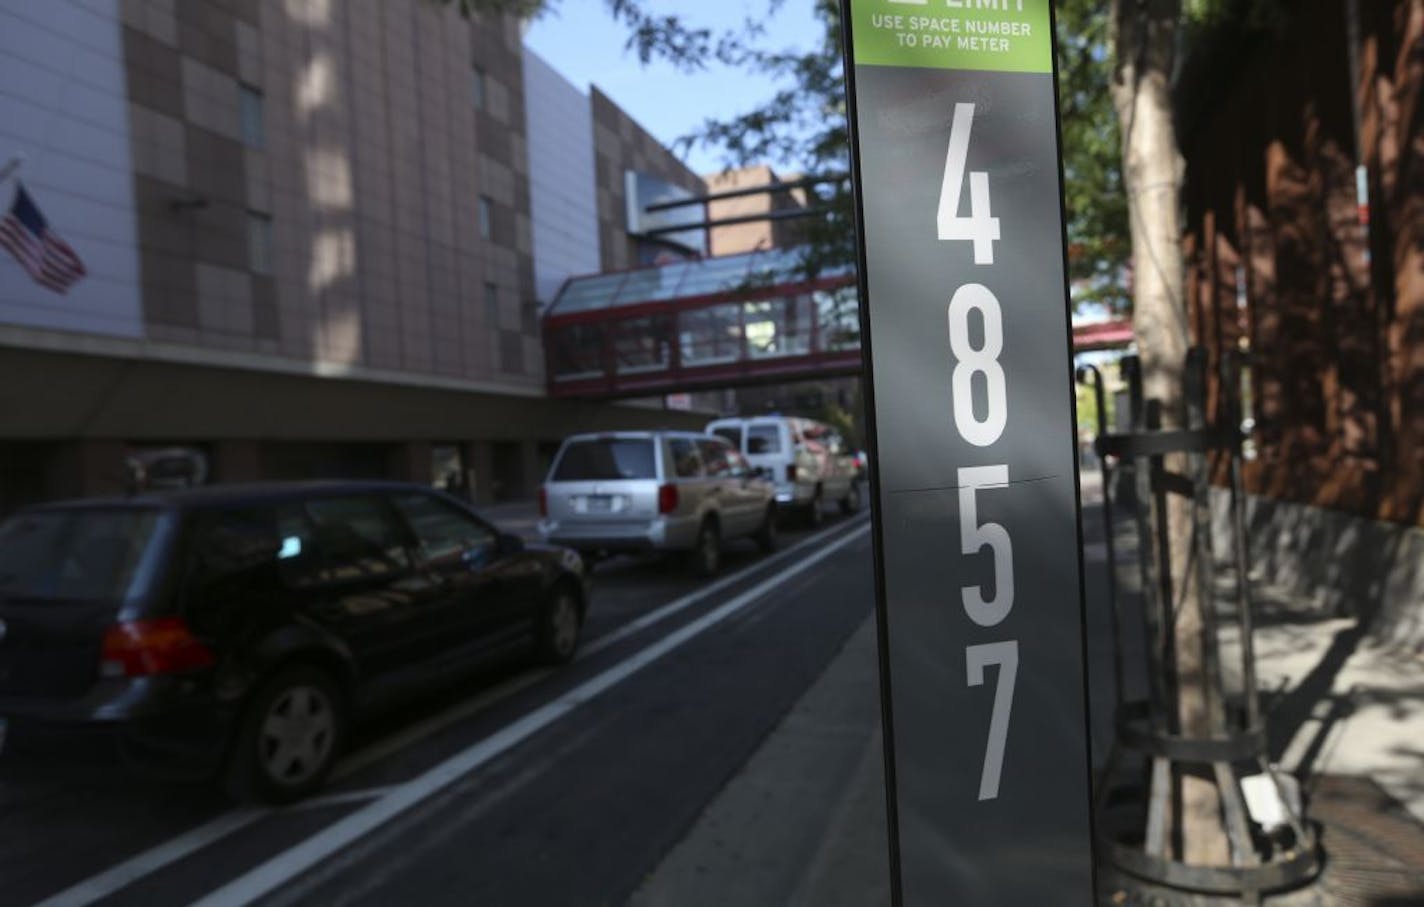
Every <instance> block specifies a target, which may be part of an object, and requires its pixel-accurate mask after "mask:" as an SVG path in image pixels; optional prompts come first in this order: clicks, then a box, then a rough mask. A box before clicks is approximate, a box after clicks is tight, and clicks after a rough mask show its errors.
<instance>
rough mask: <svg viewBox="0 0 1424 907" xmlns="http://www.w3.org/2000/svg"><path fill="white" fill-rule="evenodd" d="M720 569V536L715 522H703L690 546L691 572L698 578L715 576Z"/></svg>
mask: <svg viewBox="0 0 1424 907" xmlns="http://www.w3.org/2000/svg"><path fill="white" fill-rule="evenodd" d="M721 567H722V534H721V533H720V532H718V531H717V523H716V521H715V520H704V521H703V522H702V528H701V529H699V530H697V541H696V542H695V543H693V546H692V572H693V573H695V574H697V575H698V576H704V577H705V576H715V575H716V574H717V571H718V570H719V569H721Z"/></svg>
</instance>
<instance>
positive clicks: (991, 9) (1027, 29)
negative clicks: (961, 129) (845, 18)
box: [850, 0, 1053, 72]
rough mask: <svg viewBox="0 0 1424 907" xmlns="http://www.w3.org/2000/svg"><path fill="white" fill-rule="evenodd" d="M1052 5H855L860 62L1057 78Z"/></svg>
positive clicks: (920, 1)
mask: <svg viewBox="0 0 1424 907" xmlns="http://www.w3.org/2000/svg"><path fill="white" fill-rule="evenodd" d="M1049 2H1050V0H852V3H851V5H850V6H851V16H852V24H853V27H854V31H855V50H854V53H855V62H856V63H861V64H871V65H878V66H910V67H917V68H927V69H978V70H985V71H989V72H1052V71H1053V42H1052V35H1050V34H1049V31H1050V26H1049V18H1048V4H1049Z"/></svg>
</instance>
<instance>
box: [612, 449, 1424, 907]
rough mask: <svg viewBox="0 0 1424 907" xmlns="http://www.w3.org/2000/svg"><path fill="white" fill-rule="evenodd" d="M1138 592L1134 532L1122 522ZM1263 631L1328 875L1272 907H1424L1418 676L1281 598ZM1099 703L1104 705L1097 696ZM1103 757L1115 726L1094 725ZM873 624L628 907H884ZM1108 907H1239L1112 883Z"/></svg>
mask: <svg viewBox="0 0 1424 907" xmlns="http://www.w3.org/2000/svg"><path fill="white" fill-rule="evenodd" d="M1096 479H1097V476H1096V475H1095V474H1093V473H1090V472H1085V474H1084V496H1085V510H1084V529H1085V543H1086V544H1085V548H1084V569H1085V574H1086V576H1085V579H1086V581H1087V587H1088V595H1089V624H1090V630H1091V632H1090V647H1089V651H1090V654H1089V658H1090V662H1091V663H1090V664H1089V666H1088V667H1089V671H1090V677H1091V678H1092V685H1093V686H1094V687H1095V689H1094V690H1093V693H1094V695H1093V697H1092V698H1093V703H1092V704H1093V707H1094V708H1095V710H1097V711H1098V712H1102V711H1105V707H1106V706H1107V705H1108V704H1110V697H1111V691H1110V690H1106V689H1104V687H1105V686H1106V685H1107V683H1108V682H1109V680H1108V678H1109V677H1110V667H1109V666H1108V665H1107V664H1105V663H1104V660H1105V659H1107V658H1110V656H1111V653H1110V651H1109V650H1108V648H1107V645H1106V643H1105V639H1104V638H1105V637H1106V628H1105V625H1104V624H1103V617H1104V615H1105V612H1106V608H1107V606H1106V603H1105V601H1104V599H1103V595H1104V590H1105V581H1106V546H1105V545H1104V544H1103V536H1102V512H1101V509H1100V508H1099V507H1098V506H1097V501H1098V500H1100V495H1099V489H1098V483H1097V481H1096ZM1117 529H1118V535H1119V537H1120V539H1121V541H1122V542H1124V543H1126V544H1120V545H1119V571H1120V572H1121V574H1122V579H1123V580H1124V583H1125V585H1127V586H1128V588H1129V589H1130V588H1131V585H1132V584H1133V583H1134V582H1135V578H1136V570H1135V569H1134V568H1133V563H1132V561H1131V560H1130V558H1131V556H1132V554H1131V552H1132V545H1131V543H1130V535H1131V526H1130V523H1129V521H1128V520H1126V519H1121V520H1119V521H1118V527H1117ZM1266 610H1267V611H1268V613H1269V619H1266V620H1262V621H1261V622H1260V624H1259V625H1258V629H1257V632H1256V636H1255V639H1256V646H1257V655H1258V672H1259V678H1260V686H1261V688H1262V689H1263V690H1265V691H1267V692H1268V695H1267V696H1266V699H1265V707H1266V709H1267V719H1268V722H1269V733H1270V740H1271V743H1272V755H1273V757H1274V758H1276V759H1277V760H1278V761H1279V762H1280V763H1281V765H1282V766H1283V767H1284V768H1286V769H1287V770H1289V771H1293V772H1296V773H1297V774H1298V775H1299V776H1300V777H1301V779H1302V781H1303V782H1304V784H1303V787H1304V790H1305V792H1306V794H1307V796H1308V798H1309V799H1308V801H1307V802H1308V806H1307V809H1308V811H1309V814H1310V817H1311V818H1312V819H1313V820H1314V821H1316V822H1318V823H1320V825H1321V827H1322V840H1323V843H1324V846H1325V849H1326V853H1327V858H1326V868H1325V870H1324V872H1323V873H1322V874H1321V877H1320V878H1319V879H1318V880H1317V881H1316V882H1315V883H1314V884H1313V885H1311V886H1309V887H1307V888H1305V889H1303V890H1300V891H1296V892H1292V893H1289V894H1286V895H1281V896H1276V897H1271V898H1267V899H1266V903H1267V904H1269V905H1274V907H1306V905H1311V907H1314V905H1320V907H1325V905H1360V907H1404V905H1407V904H1424V661H1421V660H1420V659H1419V658H1418V657H1414V656H1404V655H1400V654H1396V653H1391V652H1389V651H1386V650H1383V649H1380V648H1378V647H1373V646H1371V645H1370V644H1369V643H1368V638H1367V636H1366V634H1365V632H1364V630H1363V629H1362V628H1357V627H1355V625H1354V622H1353V621H1350V620H1340V619H1333V620H1321V619H1320V618H1319V616H1318V615H1314V614H1312V613H1310V612H1307V611H1305V610H1303V609H1294V608H1292V607H1291V603H1289V602H1282V601H1280V600H1278V599H1275V600H1272V601H1271V602H1270V607H1269V608H1268V609H1266ZM1104 694H1106V695H1104ZM1093 719H1094V720H1093V725H1094V735H1093V736H1094V740H1095V749H1097V750H1098V751H1099V752H1101V749H1102V747H1103V745H1104V744H1105V743H1106V742H1107V740H1106V737H1107V734H1108V731H1107V728H1108V727H1109V726H1110V719H1109V716H1106V715H1103V714H1094V716H1093ZM880 747H881V739H880V717H879V701H878V684H877V678H876V664H875V631H874V622H873V621H872V620H867V621H866V622H865V624H864V625H862V627H861V628H860V629H859V630H858V631H857V632H856V633H855V634H854V635H853V636H852V637H851V639H850V640H849V641H848V642H847V644H846V646H845V648H844V649H843V650H842V651H841V653H840V654H839V655H838V656H837V657H836V658H835V659H834V660H833V661H832V662H831V664H830V665H829V667H828V668H827V669H826V671H825V673H824V674H823V675H822V677H821V679H820V680H819V681H818V682H817V683H816V684H815V685H814V686H812V688H811V689H810V690H809V691H808V692H807V693H806V695H805V696H804V697H803V698H802V700H801V701H800V702H799V703H798V704H797V705H796V706H795V707H794V708H793V709H792V710H791V712H790V713H788V715H787V716H786V718H785V719H783V721H782V723H781V724H780V725H779V726H778V727H777V729H776V730H775V731H773V732H772V734H771V735H770V736H769V737H768V738H767V740H766V741H765V742H764V743H763V745H762V747H761V749H760V750H759V751H758V752H757V753H756V754H755V755H754V756H753V757H752V759H751V760H749V761H748V762H747V764H746V765H745V766H744V767H743V769H742V771H741V772H740V773H739V774H738V775H737V776H736V777H734V778H732V779H731V780H730V781H729V782H728V784H727V786H726V787H725V788H724V790H723V791H722V793H721V794H720V795H719V796H718V798H717V799H716V800H714V801H713V802H712V803H711V804H709V806H708V807H707V809H706V810H705V811H704V812H703V814H702V816H701V817H700V818H699V819H698V821H697V823H696V824H695V825H694V826H693V828H692V829H690V830H689V832H688V833H687V835H686V836H685V837H684V838H683V840H682V841H681V842H680V843H679V844H678V845H677V846H676V847H674V848H673V850H672V851H671V852H669V853H668V854H667V856H666V857H665V858H664V859H663V861H662V863H661V864H660V865H659V866H658V867H657V869H656V870H655V871H654V872H653V873H652V874H651V875H650V876H649V877H648V879H647V880H646V881H645V882H644V884H643V885H642V887H641V888H640V889H639V890H638V891H637V892H636V894H635V895H634V897H633V898H632V899H631V900H630V902H629V904H630V907H711V905H725V904H737V905H748V907H757V905H767V907H782V905H792V907H802V905H806V907H809V905H818V907H820V905H824V907H852V905H854V907H878V905H882V904H888V903H889V876H888V872H889V869H888V856H887V844H886V829H885V806H884V789H883V784H884V782H883V770H882V761H881V749H880ZM1101 881H1102V884H1101V888H1102V895H1103V899H1104V903H1109V904H1144V905H1145V904H1154V903H1160V904H1183V905H1185V904H1191V905H1218V904H1219V905H1225V904H1228V903H1234V902H1233V901H1225V900H1221V899H1214V898H1203V897H1183V896H1180V895H1176V894H1173V893H1168V892H1164V891H1163V890H1161V889H1158V888H1155V887H1154V886H1149V885H1145V884H1142V883H1139V882H1137V881H1135V880H1133V879H1131V878H1128V877H1119V876H1116V875H1114V874H1111V873H1104V875H1103V877H1102V880H1101Z"/></svg>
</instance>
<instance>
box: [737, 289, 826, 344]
mask: <svg viewBox="0 0 1424 907" xmlns="http://www.w3.org/2000/svg"><path fill="white" fill-rule="evenodd" d="M743 318H744V322H745V325H744V328H743V331H744V333H745V334H746V338H747V355H748V356H751V357H753V358H767V357H771V356H795V355H804V354H806V353H809V352H811V300H810V299H808V298H806V297H804V296H793V297H787V298H785V299H763V300H758V301H757V302H748V303H743Z"/></svg>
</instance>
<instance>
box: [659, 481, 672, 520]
mask: <svg viewBox="0 0 1424 907" xmlns="http://www.w3.org/2000/svg"><path fill="white" fill-rule="evenodd" d="M676 509H677V486H676V485H671V484H669V485H659V486H658V513H672V512H673V511H674V510H676Z"/></svg>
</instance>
